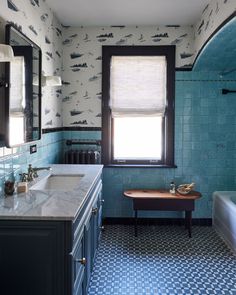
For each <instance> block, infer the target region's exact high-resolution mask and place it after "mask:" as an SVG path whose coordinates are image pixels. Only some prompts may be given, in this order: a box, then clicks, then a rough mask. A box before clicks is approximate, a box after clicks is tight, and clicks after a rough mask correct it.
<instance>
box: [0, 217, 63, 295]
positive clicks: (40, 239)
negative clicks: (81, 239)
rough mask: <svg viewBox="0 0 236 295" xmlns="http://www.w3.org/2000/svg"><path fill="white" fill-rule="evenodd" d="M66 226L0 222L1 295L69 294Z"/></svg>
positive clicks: (27, 222) (51, 223) (49, 223)
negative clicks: (65, 239) (65, 269)
mask: <svg viewBox="0 0 236 295" xmlns="http://www.w3.org/2000/svg"><path fill="white" fill-rule="evenodd" d="M63 245H64V236H63V226H62V225H61V224H60V223H55V222H48V223H47V222H31V221H25V222H22V221H14V222H13V221H6V222H5V221H1V222H0V266H1V267H0V278H1V285H0V293H1V294H7V295H16V294H24V295H32V294H34V295H42V294H43V295H65V294H66V292H65V286H64V273H63V269H64V246H63Z"/></svg>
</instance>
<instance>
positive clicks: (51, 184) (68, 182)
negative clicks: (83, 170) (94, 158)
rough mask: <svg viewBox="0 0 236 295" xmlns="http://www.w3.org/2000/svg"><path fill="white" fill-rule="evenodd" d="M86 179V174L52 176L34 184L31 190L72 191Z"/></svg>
mask: <svg viewBox="0 0 236 295" xmlns="http://www.w3.org/2000/svg"><path fill="white" fill-rule="evenodd" d="M83 177H84V174H73V175H72V174H52V175H49V176H48V177H45V178H43V179H42V180H40V181H39V182H37V183H36V184H34V185H33V186H32V187H31V188H30V190H40V191H41V190H57V191H71V190H73V189H74V188H75V187H76V186H77V185H78V184H79V182H80V180H81V179H82V178H83Z"/></svg>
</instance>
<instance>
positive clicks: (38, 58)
mask: <svg viewBox="0 0 236 295" xmlns="http://www.w3.org/2000/svg"><path fill="white" fill-rule="evenodd" d="M6 44H9V45H11V46H12V48H13V52H14V56H15V57H14V60H13V61H12V62H10V63H6V80H7V81H8V87H6V104H5V106H6V128H5V141H6V146H7V147H14V146H18V145H21V144H24V143H27V142H32V141H36V140H39V139H40V138H41V74H42V68H41V65H42V53H41V49H40V47H39V46H38V45H36V44H35V43H34V42H33V41H31V40H30V39H29V38H28V37H27V36H25V35H24V34H23V33H22V32H20V31H19V30H18V29H16V28H15V27H14V26H13V25H6Z"/></svg>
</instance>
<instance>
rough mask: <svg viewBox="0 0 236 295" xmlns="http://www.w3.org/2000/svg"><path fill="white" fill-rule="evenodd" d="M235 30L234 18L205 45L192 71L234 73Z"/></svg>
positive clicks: (235, 63)
mask: <svg viewBox="0 0 236 295" xmlns="http://www.w3.org/2000/svg"><path fill="white" fill-rule="evenodd" d="M235 30H236V17H234V18H233V19H232V20H231V21H229V22H228V23H227V24H226V25H224V26H223V27H222V28H221V29H220V30H219V31H218V32H217V33H216V34H215V35H214V36H213V38H212V39H211V40H210V41H209V42H208V43H207V44H206V46H205V47H204V48H203V50H202V52H201V53H200V55H199V56H198V58H197V60H196V62H195V64H194V70H196V71H209V70H210V71H219V72H221V73H222V74H223V75H224V74H227V73H230V72H231V71H235V69H236V58H233V57H235V54H236V39H235V37H234V36H235ZM227 78H228V77H227Z"/></svg>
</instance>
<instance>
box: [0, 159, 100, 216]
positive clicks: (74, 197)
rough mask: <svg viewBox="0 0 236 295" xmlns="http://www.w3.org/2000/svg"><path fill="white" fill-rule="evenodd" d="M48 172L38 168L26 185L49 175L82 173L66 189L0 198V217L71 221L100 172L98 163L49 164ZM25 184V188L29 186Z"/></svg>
mask: <svg viewBox="0 0 236 295" xmlns="http://www.w3.org/2000/svg"><path fill="white" fill-rule="evenodd" d="M50 167H52V171H41V172H40V173H39V177H38V178H37V179H36V180H34V181H32V182H31V183H30V187H31V186H33V185H34V184H36V183H38V182H39V181H40V180H42V179H43V178H44V177H47V176H48V175H49V174H55V175H69V174H72V175H75V174H84V177H82V178H81V180H80V182H79V183H78V185H76V186H75V187H74V188H73V189H72V190H69V191H62V190H60V191H57V190H54V191H53V190H42V191H40V190H30V189H29V191H28V192H27V193H21V194H14V195H13V196H10V197H7V198H0V219H7V220H13V219H21V220H73V219H74V218H75V217H76V215H77V213H78V212H79V210H80V208H81V206H82V205H83V203H84V202H85V200H86V197H87V195H88V194H89V192H90V190H91V189H92V187H93V185H94V183H95V182H96V180H97V179H98V177H99V176H100V174H101V172H102V168H103V166H102V165H63V164H58V165H50ZM30 187H29V188H30Z"/></svg>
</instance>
